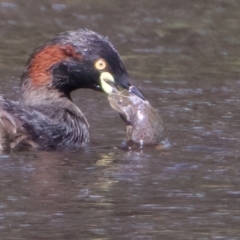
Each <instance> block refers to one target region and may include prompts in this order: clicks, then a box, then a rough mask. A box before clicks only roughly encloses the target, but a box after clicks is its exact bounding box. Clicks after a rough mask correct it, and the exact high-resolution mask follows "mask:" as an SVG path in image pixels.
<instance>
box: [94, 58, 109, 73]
mask: <svg viewBox="0 0 240 240" xmlns="http://www.w3.org/2000/svg"><path fill="white" fill-rule="evenodd" d="M94 67H95V68H96V69H97V70H103V69H105V68H106V67H107V63H106V61H105V60H104V59H102V58H100V59H98V60H97V61H96V62H95V64H94Z"/></svg>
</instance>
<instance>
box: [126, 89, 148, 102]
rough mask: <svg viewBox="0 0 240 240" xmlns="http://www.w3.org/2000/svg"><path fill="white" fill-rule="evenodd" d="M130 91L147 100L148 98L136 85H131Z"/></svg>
mask: <svg viewBox="0 0 240 240" xmlns="http://www.w3.org/2000/svg"><path fill="white" fill-rule="evenodd" d="M128 91H129V92H131V93H133V94H135V95H136V96H138V97H140V98H141V99H142V100H146V98H145V97H144V96H143V94H142V92H141V91H140V90H139V89H138V88H137V87H135V86H130V87H129V88H128Z"/></svg>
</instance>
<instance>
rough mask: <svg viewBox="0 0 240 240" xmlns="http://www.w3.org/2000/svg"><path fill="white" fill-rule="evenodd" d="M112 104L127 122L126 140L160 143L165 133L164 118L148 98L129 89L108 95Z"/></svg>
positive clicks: (140, 143)
mask: <svg viewBox="0 0 240 240" xmlns="http://www.w3.org/2000/svg"><path fill="white" fill-rule="evenodd" d="M108 101H109V103H110V106H111V107H112V108H113V109H114V110H115V111H117V112H118V113H119V114H120V117H121V118H122V120H123V121H124V122H125V124H126V139H125V141H126V142H129V141H133V142H134V143H137V144H139V145H150V144H158V143H159V142H160V141H161V140H162V138H163V135H164V127H163V121H162V118H161V117H160V116H159V115H158V114H157V112H156V110H155V109H154V108H153V107H152V106H151V105H150V103H149V102H148V101H147V100H143V99H141V98H139V97H138V96H136V95H134V94H133V93H131V92H129V91H128V90H122V91H114V92H112V93H110V94H109V95H108Z"/></svg>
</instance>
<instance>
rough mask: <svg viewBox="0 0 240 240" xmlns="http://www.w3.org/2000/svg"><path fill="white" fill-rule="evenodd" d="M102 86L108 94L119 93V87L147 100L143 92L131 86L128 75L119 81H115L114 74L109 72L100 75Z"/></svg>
mask: <svg viewBox="0 0 240 240" xmlns="http://www.w3.org/2000/svg"><path fill="white" fill-rule="evenodd" d="M100 84H101V88H102V90H103V91H104V92H105V93H107V94H110V93H113V92H117V91H118V90H117V86H120V87H122V88H124V89H127V90H128V91H129V92H131V93H133V94H134V95H136V96H138V97H139V98H141V99H143V100H146V98H145V97H144V96H143V94H142V92H141V91H140V90H139V89H138V88H137V87H135V86H133V85H131V84H130V79H129V77H128V76H126V75H123V76H122V77H120V78H119V79H118V81H115V79H114V77H113V76H112V74H110V73H109V72H102V73H101V75H100Z"/></svg>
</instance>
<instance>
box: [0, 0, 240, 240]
mask: <svg viewBox="0 0 240 240" xmlns="http://www.w3.org/2000/svg"><path fill="white" fill-rule="evenodd" d="M239 12H240V2H239V1H237V0H221V1H220V0H216V1H190V0H181V1H162V0H155V1H154V0H152V1H147V0H139V1H117V0H104V1H94V0H90V1H89V0H88V1H87V0H86V1H74V0H72V1H61V0H59V1H37V0H36V1H21V0H20V1H7V0H6V1H0V29H1V31H0V40H1V45H0V72H1V79H0V92H1V94H2V95H3V96H4V97H6V98H11V99H17V98H18V93H19V76H20V75H21V72H22V71H23V69H24V65H25V62H26V60H27V58H28V56H29V55H30V54H31V52H32V51H33V49H34V48H35V47H37V46H38V45H39V44H40V43H42V42H44V41H45V40H47V39H48V38H50V37H52V36H53V35H55V34H56V33H58V32H61V31H65V30H70V29H76V28H90V29H93V30H95V31H97V32H99V33H101V34H103V35H107V36H108V37H109V38H110V39H111V41H112V42H113V43H114V45H115V46H116V47H117V49H118V50H119V52H120V54H121V56H122V58H123V60H124V62H125V64H126V66H127V69H128V71H129V73H130V75H131V77H132V79H133V82H134V84H135V85H137V86H139V87H140V88H141V89H142V90H143V92H144V93H145V95H146V97H147V98H148V99H149V101H150V102H151V104H152V105H153V106H154V107H155V108H156V109H157V111H158V112H159V114H160V115H161V116H162V118H163V121H164V123H165V124H164V125H165V129H166V133H167V136H168V139H169V141H170V143H171V145H172V147H171V148H170V149H167V150H165V151H157V150H155V149H154V148H153V147H148V148H144V149H143V150H141V151H137V150H136V151H132V152H125V151H122V150H119V149H118V148H116V147H117V146H118V145H119V144H120V143H121V141H122V139H123V138H124V136H125V132H124V124H123V123H122V122H121V120H120V119H119V117H118V115H117V113H115V112H114V111H113V110H112V109H111V108H110V106H109V104H108V102H107V98H106V96H105V95H104V94H101V93H95V92H93V91H91V90H79V91H76V92H75V93H74V94H73V99H74V101H75V102H76V104H77V105H78V106H79V107H81V109H82V111H83V112H84V113H85V114H86V117H87V119H88V121H89V123H90V125H91V138H92V144H91V145H90V147H89V149H87V150H85V151H78V152H39V151H34V150H33V151H28V152H27V151H21V152H12V153H10V154H6V155H0V185H1V191H0V236H1V239H204V240H205V239H240V228H239V226H240V152H239V143H240V131H239V129H240V115H239V112H240V111H239V109H240V97H239V91H240V30H239V29H240V28H239V23H240V14H239Z"/></svg>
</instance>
